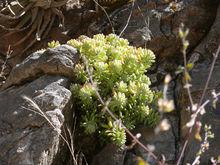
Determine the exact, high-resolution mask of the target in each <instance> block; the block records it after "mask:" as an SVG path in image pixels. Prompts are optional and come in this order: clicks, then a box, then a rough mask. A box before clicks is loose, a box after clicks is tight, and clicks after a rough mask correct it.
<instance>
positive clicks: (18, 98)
mask: <svg viewBox="0 0 220 165" xmlns="http://www.w3.org/2000/svg"><path fill="white" fill-rule="evenodd" d="M77 60H78V55H77V51H76V49H74V48H73V47H70V46H68V45H61V46H58V47H56V48H54V49H47V50H46V51H39V52H35V53H33V54H31V55H30V56H29V57H28V58H26V59H25V60H24V61H23V62H22V63H21V64H18V65H17V66H16V67H15V68H13V70H12V72H11V73H10V75H9V77H8V79H7V81H6V83H5V85H4V90H1V91H0V151H1V152H0V160H1V161H0V164H1V165H7V164H20V165H35V164H42V165H49V164H52V163H53V164H59V161H63V160H62V159H60V160H59V159H58V158H59V157H61V155H63V153H64V152H65V151H64V150H63V149H65V147H63V140H62V139H61V137H60V133H61V132H62V127H63V125H64V122H65V124H67V123H69V122H71V121H72V120H73V117H72V113H73V111H72V102H71V92H70V91H69V90H68V88H69V86H70V79H71V78H72V77H73V68H74V65H75V63H76V62H77ZM15 85H16V86H15ZM23 96H26V97H23ZM42 114H43V115H44V117H43V116H42ZM61 153H62V154H61ZM55 160H56V161H55Z"/></svg>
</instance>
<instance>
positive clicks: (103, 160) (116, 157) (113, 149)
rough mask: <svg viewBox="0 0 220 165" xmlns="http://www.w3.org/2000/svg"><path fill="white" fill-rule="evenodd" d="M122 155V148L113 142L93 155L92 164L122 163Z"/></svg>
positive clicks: (115, 164) (119, 164)
mask: <svg viewBox="0 0 220 165" xmlns="http://www.w3.org/2000/svg"><path fill="white" fill-rule="evenodd" d="M124 156H125V154H124V153H123V149H120V148H119V147H117V146H116V145H114V144H108V145H106V146H105V147H104V148H103V150H102V151H101V152H100V153H98V154H97V155H96V156H94V159H93V162H92V165H103V164H104V165H123V162H124Z"/></svg>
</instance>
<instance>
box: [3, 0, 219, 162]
mask: <svg viewBox="0 0 220 165" xmlns="http://www.w3.org/2000/svg"><path fill="white" fill-rule="evenodd" d="M0 4H1V3H0ZM1 5H2V6H3V4H1ZM1 5H0V6H1ZM62 10H63V13H64V16H65V28H64V29H63V28H58V26H57V25H58V20H57V23H55V24H54V26H53V28H52V29H51V31H50V33H49V34H48V36H47V37H46V38H45V39H44V40H42V41H40V42H37V43H36V44H35V45H34V46H32V47H31V49H30V50H28V51H27V52H25V53H23V54H22V53H19V51H20V52H21V50H22V49H23V48H24V47H25V45H26V44H27V43H25V42H24V43H23V44H22V45H20V46H19V47H17V48H16V50H14V51H15V52H16V55H14V56H10V57H8V56H7V53H6V52H7V51H6V50H7V47H8V44H9V43H10V40H13V39H16V38H19V37H20V38H22V37H23V36H24V35H26V34H25V33H22V34H14V35H13V36H12V38H10V39H9V38H7V40H6V39H5V37H4V34H5V33H6V31H5V30H3V29H0V36H1V37H0V65H1V66H2V68H3V69H2V71H1V74H0V75H1V77H0V81H1V88H0V135H1V136H0V151H1V153H0V164H2V165H4V164H18V162H19V164H44V165H47V164H67V162H69V164H71V163H70V162H71V161H70V160H68V159H69V157H68V156H67V154H69V153H68V152H67V150H68V149H67V148H66V147H65V146H64V143H63V140H62V138H61V137H60V136H59V134H58V132H61V128H63V127H64V126H65V124H70V123H74V117H73V116H74V113H72V112H73V111H72V106H73V103H72V99H71V92H70V90H69V85H70V82H71V81H72V80H73V79H74V77H73V70H72V68H73V66H74V65H75V64H76V63H77V60H78V58H77V57H78V54H77V52H76V50H75V49H73V48H71V47H69V46H67V45H61V46H58V47H56V48H54V49H47V50H40V51H37V50H39V49H41V48H44V47H46V46H47V42H48V41H51V40H59V41H60V43H66V41H67V40H69V39H70V38H77V37H78V36H79V35H82V34H83V35H88V36H92V35H94V34H96V33H104V34H108V33H111V32H112V29H114V31H115V33H116V34H118V35H120V36H121V37H124V38H127V39H128V40H129V42H130V44H131V45H134V46H138V47H139V46H141V47H146V48H149V49H151V50H153V51H154V52H155V54H156V56H157V58H156V64H155V65H154V66H153V67H152V69H151V71H150V72H149V76H150V77H151V81H152V82H153V83H152V87H153V88H154V89H159V90H161V89H162V86H163V79H164V77H165V75H166V74H171V76H172V82H171V84H170V88H169V93H168V94H169V98H171V99H174V101H175V106H176V110H175V112H173V113H172V114H169V115H167V116H166V117H167V118H168V119H169V121H170V123H171V125H172V127H171V129H170V130H169V131H167V132H163V133H160V134H159V135H154V133H153V129H150V128H145V127H141V126H140V127H139V128H138V129H137V130H135V131H134V133H136V132H140V133H141V134H142V137H141V139H140V140H141V141H142V142H143V143H144V144H146V145H147V144H153V145H155V146H156V150H155V153H156V154H157V155H158V156H159V157H160V155H161V154H164V156H165V158H166V161H167V163H168V164H173V163H174V162H175V161H176V159H177V157H178V150H179V149H180V146H181V144H182V141H183V139H184V136H185V134H186V132H185V129H183V126H184V125H185V123H186V122H187V121H188V119H189V116H190V114H189V113H188V112H187V111H186V108H187V107H188V105H189V100H188V96H187V94H186V92H185V89H184V87H183V78H182V76H181V75H177V74H176V73H175V71H176V70H177V68H178V66H179V65H182V64H183V56H182V54H181V52H180V50H181V42H180V40H179V38H178V30H179V26H180V24H181V23H183V24H184V25H185V27H187V28H189V29H190V32H189V35H188V40H189V42H190V46H189V49H188V51H187V60H188V61H190V62H192V63H194V67H193V69H192V70H191V72H190V73H191V77H192V86H193V88H191V89H192V94H193V99H194V101H195V102H198V100H199V99H200V97H201V92H202V90H203V88H204V84H205V81H206V79H207V77H208V72H209V68H210V66H211V62H212V59H213V53H215V52H216V49H217V47H218V45H219V44H220V30H219V29H220V4H219V1H218V0H212V1H211V0H183V1H181V2H178V4H177V6H176V7H175V6H172V5H170V2H168V1H163V0H150V1H149V2H148V3H147V2H146V1H145V0H137V1H135V3H134V4H133V3H128V4H123V5H120V6H114V7H109V8H107V11H108V13H109V14H108V16H109V18H110V20H111V22H109V19H108V18H107V17H106V15H105V14H104V13H103V12H102V11H101V9H99V10H97V8H96V7H95V5H94V3H91V2H87V1H83V0H79V1H77V0H69V1H68V3H67V5H66V7H65V8H63V9H62ZM2 21H4V20H3V19H2V18H1V16H0V24H1V22H2ZM26 42H29V40H27V41H26ZM36 51H37V52H36ZM32 52H34V53H32ZM219 79H220V57H219V58H218V59H217V61H216V64H215V69H214V71H213V76H212V79H211V82H210V85H209V87H208V93H207V95H206V97H205V99H208V98H210V97H211V95H210V93H211V92H212V90H213V89H215V90H216V92H219V90H220V81H219ZM23 95H26V96H28V97H30V98H32V100H33V101H35V102H36V103H37V105H38V106H39V108H40V109H41V110H42V111H43V112H45V113H46V114H47V116H48V118H49V119H50V121H52V125H54V128H53V127H51V126H50V125H49V124H48V123H47V121H45V119H44V118H42V117H41V116H40V115H38V114H35V113H33V112H31V111H30V109H31V106H30V104H31V102H30V101H28V100H27V99H24V98H22V97H21V96H23ZM219 105H220V104H219V103H217V109H216V110H214V109H213V108H212V106H211V105H208V106H207V107H206V112H207V113H206V114H205V115H204V117H203V118H202V123H203V124H208V125H211V126H212V131H213V133H214V134H215V138H214V139H213V140H211V141H210V149H209V150H208V151H206V152H205V154H204V155H203V156H202V158H201V162H202V164H209V163H210V158H211V157H217V156H218V155H219V150H220V143H219V140H218V139H219V138H220V134H219V132H218V130H219V129H220V110H219V108H220V106H219ZM24 107H27V108H28V107H30V109H29V108H28V109H29V110H27V109H24ZM64 118H65V122H64ZM70 125H71V124H70ZM72 125H73V124H72ZM76 132H77V131H76ZM75 136H76V137H75V139H76V140H78V142H76V143H77V144H76V146H77V147H78V148H76V151H78V150H79V149H81V153H78V155H79V157H83V156H82V153H85V154H86V156H88V159H87V161H88V164H94V165H98V164H105V165H114V164H115V165H116V164H117V165H119V164H123V165H131V164H132V165H133V164H135V162H136V160H137V159H138V158H139V157H142V158H144V159H146V160H148V161H151V160H150V159H149V155H148V154H146V153H145V152H144V151H143V150H142V149H141V148H140V147H138V146H135V147H134V148H132V149H131V150H128V151H126V152H125V151H119V150H118V149H117V148H116V147H115V146H114V145H112V144H109V145H107V146H106V147H104V148H102V149H100V148H99V147H97V146H96V145H97V143H96V142H95V139H94V138H92V137H91V138H88V137H86V138H85V139H80V138H81V137H80V138H79V137H78V138H77V135H75ZM83 143H85V144H86V147H85V144H83ZM91 143H92V144H91ZM88 147H89V148H88ZM199 147H200V145H199V143H198V142H197V141H195V140H193V138H192V139H191V140H190V143H189V145H188V148H187V152H186V154H185V156H184V160H183V164H186V163H187V162H192V161H193V160H194V158H195V155H196V153H197V151H198V149H199ZM97 148H99V150H97ZM81 162H84V159H82V160H81ZM152 163H153V161H152ZM79 164H80V163H79Z"/></svg>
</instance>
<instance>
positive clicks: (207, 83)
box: [199, 44, 220, 106]
mask: <svg viewBox="0 0 220 165" xmlns="http://www.w3.org/2000/svg"><path fill="white" fill-rule="evenodd" d="M219 52H220V44H219V46H218V49H217V52H216V53H215V54H213V56H214V59H213V61H212V65H211V68H210V71H209V75H208V79H207V81H206V84H205V88H204V89H203V92H202V97H201V99H200V101H199V106H200V105H201V104H202V101H203V99H204V97H205V94H206V91H207V89H208V86H209V82H210V80H211V77H212V73H213V69H214V66H215V62H216V60H217V58H218V55H219Z"/></svg>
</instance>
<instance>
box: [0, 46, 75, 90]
mask: <svg viewBox="0 0 220 165" xmlns="http://www.w3.org/2000/svg"><path fill="white" fill-rule="evenodd" d="M77 61H78V54H77V50H76V49H75V48H73V47H71V46H69V45H61V46H57V47H56V48H54V49H47V50H42V51H37V52H35V53H33V54H31V55H30V56H28V57H27V58H26V59H25V60H24V61H23V62H22V63H20V64H17V65H16V67H14V68H13V69H12V71H11V73H10V75H9V77H8V78H7V80H6V82H5V84H4V85H3V87H2V88H3V89H6V88H8V87H10V86H12V85H19V84H21V83H22V82H27V81H30V80H32V79H34V78H36V77H38V76H39V75H43V74H53V75H63V76H66V77H69V78H72V77H73V69H74V65H75V64H76V63H77Z"/></svg>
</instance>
